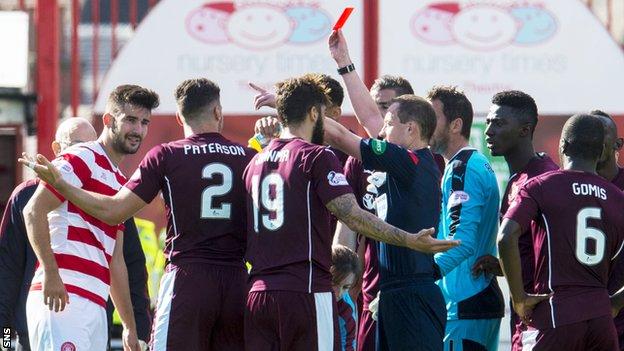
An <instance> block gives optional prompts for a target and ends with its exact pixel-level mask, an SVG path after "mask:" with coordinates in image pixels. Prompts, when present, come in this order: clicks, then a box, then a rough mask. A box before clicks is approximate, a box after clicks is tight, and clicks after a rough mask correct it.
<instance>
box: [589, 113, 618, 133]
mask: <svg viewBox="0 0 624 351" xmlns="http://www.w3.org/2000/svg"><path fill="white" fill-rule="evenodd" d="M589 114H590V115H594V116H598V117H604V118H606V119H608V120H609V122H611V123H609V124H610V125H609V126H608V128H610V129H613V132H614V133H615V135H616V136H617V134H618V130H617V123H615V120H614V119H613V117H611V115H610V114H608V113H606V112H604V111H602V110H591V111H590V112H589ZM605 133H606V130H605Z"/></svg>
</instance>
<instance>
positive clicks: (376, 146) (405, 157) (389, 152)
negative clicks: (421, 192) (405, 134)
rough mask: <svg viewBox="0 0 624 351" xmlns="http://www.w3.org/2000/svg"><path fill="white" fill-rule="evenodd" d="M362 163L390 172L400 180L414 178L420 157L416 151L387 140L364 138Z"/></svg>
mask: <svg viewBox="0 0 624 351" xmlns="http://www.w3.org/2000/svg"><path fill="white" fill-rule="evenodd" d="M360 153H361V154H362V164H363V166H364V168H366V169H373V170H376V171H382V172H388V173H390V174H391V175H392V176H393V177H394V178H396V179H397V180H399V181H400V182H406V183H409V182H411V181H412V180H413V176H414V172H415V171H416V166H417V165H418V162H419V159H418V156H416V154H415V153H413V152H412V151H409V150H407V149H405V148H402V147H400V146H398V145H396V144H392V143H389V142H387V141H385V140H378V139H362V141H361V142H360Z"/></svg>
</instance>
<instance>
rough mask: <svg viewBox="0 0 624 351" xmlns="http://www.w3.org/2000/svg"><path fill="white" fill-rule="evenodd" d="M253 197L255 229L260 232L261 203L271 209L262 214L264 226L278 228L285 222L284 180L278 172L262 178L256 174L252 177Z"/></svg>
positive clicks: (269, 228) (270, 228)
mask: <svg viewBox="0 0 624 351" xmlns="http://www.w3.org/2000/svg"><path fill="white" fill-rule="evenodd" d="M251 197H252V198H253V214H254V231H255V232H256V233H259V232H260V230H259V229H260V228H259V217H260V214H259V212H260V205H262V207H264V208H265V209H267V210H268V211H269V213H268V214H264V215H262V226H263V227H265V228H266V229H268V230H272V231H274V230H278V229H279V228H280V227H281V226H282V225H283V224H284V180H283V179H282V177H281V176H280V175H279V174H277V173H271V174H269V175H267V176H266V177H264V178H263V179H262V182H260V176H258V175H255V176H253V177H252V178H251Z"/></svg>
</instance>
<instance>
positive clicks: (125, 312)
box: [110, 231, 140, 351]
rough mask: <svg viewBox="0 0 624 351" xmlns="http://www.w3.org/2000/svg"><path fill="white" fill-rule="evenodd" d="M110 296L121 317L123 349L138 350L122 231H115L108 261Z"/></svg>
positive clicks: (126, 350)
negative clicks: (113, 246) (112, 248)
mask: <svg viewBox="0 0 624 351" xmlns="http://www.w3.org/2000/svg"><path fill="white" fill-rule="evenodd" d="M110 275H111V284H110V296H111V299H112V300H113V304H114V305H115V309H117V312H118V313H119V317H120V318H121V324H122V326H123V335H122V337H123V346H124V350H125V351H128V350H132V351H134V350H136V351H138V350H140V347H139V338H138V336H137V329H136V321H135V320H134V312H133V310H132V303H131V300H130V286H129V283H128V270H127V268H126V262H125V261H124V256H123V232H122V231H118V232H117V240H116V242H115V249H114V251H113V258H112V259H111V263H110Z"/></svg>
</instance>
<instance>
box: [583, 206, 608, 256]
mask: <svg viewBox="0 0 624 351" xmlns="http://www.w3.org/2000/svg"><path fill="white" fill-rule="evenodd" d="M601 217H602V215H601V209H600V208H598V207H586V208H583V209H582V210H580V211H579V213H578V214H577V215H576V259H577V260H578V261H579V262H581V263H582V264H584V265H587V266H594V265H597V264H598V263H600V261H602V259H603V258H604V254H605V242H606V237H605V234H604V233H603V232H602V231H600V230H598V229H596V228H592V227H588V226H587V220H588V219H590V218H593V219H598V220H600V219H601ZM587 239H593V240H594V241H595V242H596V246H595V247H596V251H595V253H593V254H592V253H589V252H588V250H587V241H588V240H587Z"/></svg>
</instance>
